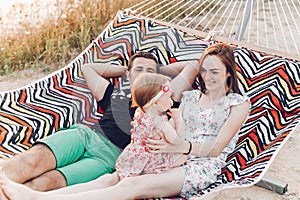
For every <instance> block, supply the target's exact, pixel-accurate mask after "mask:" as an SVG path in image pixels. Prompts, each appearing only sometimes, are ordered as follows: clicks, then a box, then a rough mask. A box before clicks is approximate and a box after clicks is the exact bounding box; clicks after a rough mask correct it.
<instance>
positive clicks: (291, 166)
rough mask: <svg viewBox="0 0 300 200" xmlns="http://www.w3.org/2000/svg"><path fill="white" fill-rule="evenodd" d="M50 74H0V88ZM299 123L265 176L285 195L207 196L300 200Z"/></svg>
mask: <svg viewBox="0 0 300 200" xmlns="http://www.w3.org/2000/svg"><path fill="white" fill-rule="evenodd" d="M46 75H47V74H45V73H42V72H40V71H37V70H32V69H31V70H24V71H21V72H16V73H14V74H12V75H10V76H2V77H1V76H0V91H6V90H11V89H16V88H19V87H22V86H25V85H27V84H30V83H31V82H33V81H36V80H38V79H41V78H43V77H45V76H46ZM299 142H300V125H298V127H297V128H296V129H295V131H294V132H293V133H291V134H290V138H289V140H288V141H287V142H286V143H285V144H284V146H283V148H282V149H281V150H280V151H279V153H278V155H277V156H276V157H275V159H274V161H273V163H272V165H271V166H270V168H269V169H268V171H267V173H266V174H265V177H269V178H272V179H275V180H278V181H282V182H284V183H287V184H288V191H287V192H286V193H285V194H284V195H280V194H277V193H276V192H273V191H270V190H267V189H264V188H261V187H258V186H251V187H245V188H234V189H226V190H221V191H218V192H215V193H212V194H211V195H208V196H206V198H205V199H214V200H252V199H253V200H258V199H268V200H271V199H272V200H277V199H278V200H296V199H297V200H298V199H299V200H300V156H299V152H300V145H299Z"/></svg>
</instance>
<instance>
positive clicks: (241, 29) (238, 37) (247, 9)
mask: <svg viewBox="0 0 300 200" xmlns="http://www.w3.org/2000/svg"><path fill="white" fill-rule="evenodd" d="M254 4H256V0H247V3H246V7H245V12H244V16H243V18H242V21H241V22H240V25H239V28H238V30H237V33H236V35H235V37H234V39H235V40H241V39H242V37H243V35H244V32H245V29H246V27H247V24H248V21H249V18H250V15H251V12H252V8H253V7H254Z"/></svg>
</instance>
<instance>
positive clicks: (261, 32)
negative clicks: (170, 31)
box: [129, 0, 300, 58]
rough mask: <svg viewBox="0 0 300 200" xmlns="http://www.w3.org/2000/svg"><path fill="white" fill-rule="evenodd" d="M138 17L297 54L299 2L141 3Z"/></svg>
mask: <svg viewBox="0 0 300 200" xmlns="http://www.w3.org/2000/svg"><path fill="white" fill-rule="evenodd" d="M129 9H131V10H135V11H136V12H137V13H138V14H140V15H142V16H145V17H148V18H152V19H155V20H161V21H163V22H168V23H172V24H175V25H178V26H181V27H184V28H190V29H193V30H199V31H202V32H204V33H207V34H208V33H209V32H219V35H220V36H221V35H222V36H223V37H227V38H230V39H235V40H238V41H241V42H246V43H249V44H255V45H257V46H260V47H263V48H265V47H266V48H268V49H270V50H274V51H278V52H282V53H284V54H289V55H296V56H297V58H298V57H299V55H300V50H299V46H300V40H298V38H300V12H299V10H300V0H284V1H280V0H247V1H242V0H210V1H209V0H162V1H159V0H143V1H141V2H139V3H138V4H136V5H134V6H132V7H131V8H129Z"/></svg>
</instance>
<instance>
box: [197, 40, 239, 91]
mask: <svg viewBox="0 0 300 200" xmlns="http://www.w3.org/2000/svg"><path fill="white" fill-rule="evenodd" d="M208 55H215V56H218V57H219V58H220V59H221V61H222V63H224V65H225V66H226V72H228V73H229V74H230V76H229V77H228V79H227V86H228V91H226V94H228V93H229V92H231V91H232V92H235V93H240V91H239V89H238V82H237V73H236V63H235V59H234V54H233V50H232V48H231V47H230V46H229V45H227V44H224V43H217V44H214V45H211V46H209V47H208V48H207V49H206V50H205V51H204V53H203V54H202V56H201V58H200V60H199V64H200V71H201V68H202V65H203V61H204V59H205V58H206V57H207V56H208ZM198 80H199V86H200V90H201V92H203V93H205V92H206V87H205V82H204V80H203V78H202V77H201V74H200V73H199V74H198Z"/></svg>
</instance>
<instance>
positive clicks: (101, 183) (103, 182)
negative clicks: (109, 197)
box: [47, 172, 119, 194]
mask: <svg viewBox="0 0 300 200" xmlns="http://www.w3.org/2000/svg"><path fill="white" fill-rule="evenodd" d="M118 182H119V176H118V175H117V173H116V172H114V173H113V174H105V175H103V176H100V177H99V178H97V179H95V180H92V181H89V182H86V183H80V184H76V185H71V186H68V187H64V188H61V189H58V190H52V191H49V192H47V193H49V194H74V193H80V192H84V191H88V190H96V189H101V188H106V187H110V186H113V185H115V184H117V183H118Z"/></svg>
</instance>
